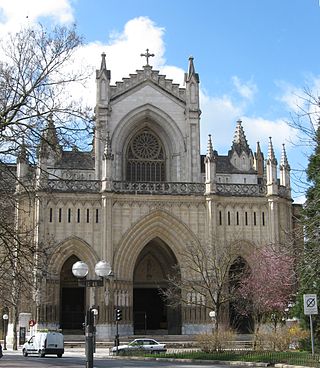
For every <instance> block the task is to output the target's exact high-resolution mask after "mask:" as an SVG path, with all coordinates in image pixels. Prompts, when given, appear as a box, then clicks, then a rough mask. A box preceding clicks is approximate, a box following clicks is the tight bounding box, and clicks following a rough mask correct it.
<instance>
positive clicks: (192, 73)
mask: <svg viewBox="0 0 320 368" xmlns="http://www.w3.org/2000/svg"><path fill="white" fill-rule="evenodd" d="M193 77H194V78H195V80H196V82H197V83H199V74H198V73H196V70H195V67H194V63H193V56H190V57H189V65H188V73H185V76H184V80H185V82H189V81H190V80H191V79H192V78H193Z"/></svg>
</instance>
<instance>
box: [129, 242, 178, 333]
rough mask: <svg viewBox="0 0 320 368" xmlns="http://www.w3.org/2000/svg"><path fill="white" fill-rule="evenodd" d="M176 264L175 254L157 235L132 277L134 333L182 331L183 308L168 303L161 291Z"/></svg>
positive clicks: (136, 265)
mask: <svg viewBox="0 0 320 368" xmlns="http://www.w3.org/2000/svg"><path fill="white" fill-rule="evenodd" d="M176 266H177V259H176V257H175V255H174V254H173V252H172V251H171V249H170V248H169V247H168V246H167V245H166V244H165V243H164V242H163V241H162V240H161V239H160V238H154V239H153V240H152V241H150V242H149V243H148V244H147V245H146V246H145V247H144V248H143V250H142V251H141V253H140V255H139V257H138V258H137V261H136V264H135V269H134V277H133V325H134V333H135V334H169V335H179V334H181V308H180V307H179V308H172V307H169V306H167V305H166V303H165V300H164V299H163V298H162V296H161V294H160V289H166V288H167V286H168V281H167V277H168V275H169V274H170V273H172V272H173V269H174V267H176Z"/></svg>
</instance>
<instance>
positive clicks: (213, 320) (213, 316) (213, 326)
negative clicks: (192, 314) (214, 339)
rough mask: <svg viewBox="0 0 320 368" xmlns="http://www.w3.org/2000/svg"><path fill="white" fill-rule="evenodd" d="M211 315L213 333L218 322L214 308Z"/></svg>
mask: <svg viewBox="0 0 320 368" xmlns="http://www.w3.org/2000/svg"><path fill="white" fill-rule="evenodd" d="M209 317H210V318H211V321H212V333H213V332H214V330H215V323H216V312H215V311H214V310H212V311H210V312H209Z"/></svg>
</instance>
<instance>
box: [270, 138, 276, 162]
mask: <svg viewBox="0 0 320 368" xmlns="http://www.w3.org/2000/svg"><path fill="white" fill-rule="evenodd" d="M268 161H270V162H271V163H272V164H274V165H277V164H278V161H277V159H276V156H275V154H274V149H273V144H272V138H271V137H269V145H268Z"/></svg>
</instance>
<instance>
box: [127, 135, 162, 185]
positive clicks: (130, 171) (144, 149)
mask: <svg viewBox="0 0 320 368" xmlns="http://www.w3.org/2000/svg"><path fill="white" fill-rule="evenodd" d="M126 177H127V181H131V182H136V181H139V182H142V181H146V182H150V181H151V182H159V181H165V155H164V149H163V147H162V144H161V142H160V140H159V138H158V137H157V136H156V135H155V134H154V133H153V132H152V131H151V130H149V129H144V130H143V131H140V132H139V133H138V134H136V135H135V136H134V137H133V139H132V140H131V142H130V143H129V146H128V150H127V173H126Z"/></svg>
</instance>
